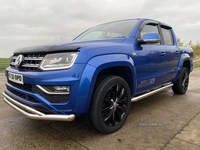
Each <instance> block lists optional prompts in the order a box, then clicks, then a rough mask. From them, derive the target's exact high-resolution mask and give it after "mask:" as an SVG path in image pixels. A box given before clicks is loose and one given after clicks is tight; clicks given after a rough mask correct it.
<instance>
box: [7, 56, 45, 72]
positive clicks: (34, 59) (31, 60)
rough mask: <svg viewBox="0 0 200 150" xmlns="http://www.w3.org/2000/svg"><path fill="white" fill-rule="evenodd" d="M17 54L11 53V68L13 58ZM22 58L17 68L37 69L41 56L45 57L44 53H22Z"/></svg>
mask: <svg viewBox="0 0 200 150" xmlns="http://www.w3.org/2000/svg"><path fill="white" fill-rule="evenodd" d="M17 56H18V55H16V54H15V55H13V57H12V59H11V63H10V66H11V67H12V68H16V67H15V60H16V58H17ZM23 56H24V59H23V61H22V62H21V64H20V66H19V67H18V68H19V69H23V70H39V65H40V63H41V62H42V60H43V58H44V57H45V54H23Z"/></svg>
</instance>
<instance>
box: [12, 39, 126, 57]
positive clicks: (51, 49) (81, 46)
mask: <svg viewBox="0 0 200 150" xmlns="http://www.w3.org/2000/svg"><path fill="white" fill-rule="evenodd" d="M124 39H125V38H120V39H119V38H117V39H116V38H115V39H106V40H93V41H78V42H77V41H73V42H70V43H64V44H63V43H62V44H54V45H42V46H32V47H25V48H20V49H17V50H15V51H14V54H31V53H55V52H66V51H77V50H79V51H83V50H86V49H91V48H95V47H104V46H108V45H112V44H113V43H121V42H123V41H124Z"/></svg>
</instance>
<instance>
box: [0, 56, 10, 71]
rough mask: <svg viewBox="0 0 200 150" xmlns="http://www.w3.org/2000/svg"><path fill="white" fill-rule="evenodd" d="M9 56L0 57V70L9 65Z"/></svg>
mask: <svg viewBox="0 0 200 150" xmlns="http://www.w3.org/2000/svg"><path fill="white" fill-rule="evenodd" d="M9 63H10V58H0V70H4V69H5V68H6V67H8V66H9Z"/></svg>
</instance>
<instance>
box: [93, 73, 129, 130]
mask: <svg viewBox="0 0 200 150" xmlns="http://www.w3.org/2000/svg"><path fill="white" fill-rule="evenodd" d="M130 108H131V94H130V89H129V86H128V84H127V83H126V81H125V80H124V79H122V78H121V77H118V76H108V77H106V78H105V79H104V80H103V81H102V82H101V83H100V84H99V85H98V86H97V88H96V90H95V92H94V95H93V99H92V103H91V109H90V112H89V113H90V114H89V116H90V120H91V123H92V125H93V127H94V128H95V129H96V130H97V131H99V132H101V133H104V134H109V133H112V132H115V131H117V130H119V129H120V128H121V127H122V126H123V124H124V123H125V121H126V119H127V117H128V114H129V112H130Z"/></svg>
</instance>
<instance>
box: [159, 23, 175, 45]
mask: <svg viewBox="0 0 200 150" xmlns="http://www.w3.org/2000/svg"><path fill="white" fill-rule="evenodd" d="M161 31H162V33H163V38H164V44H165V45H174V42H173V38H172V33H171V30H170V28H163V27H161Z"/></svg>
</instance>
